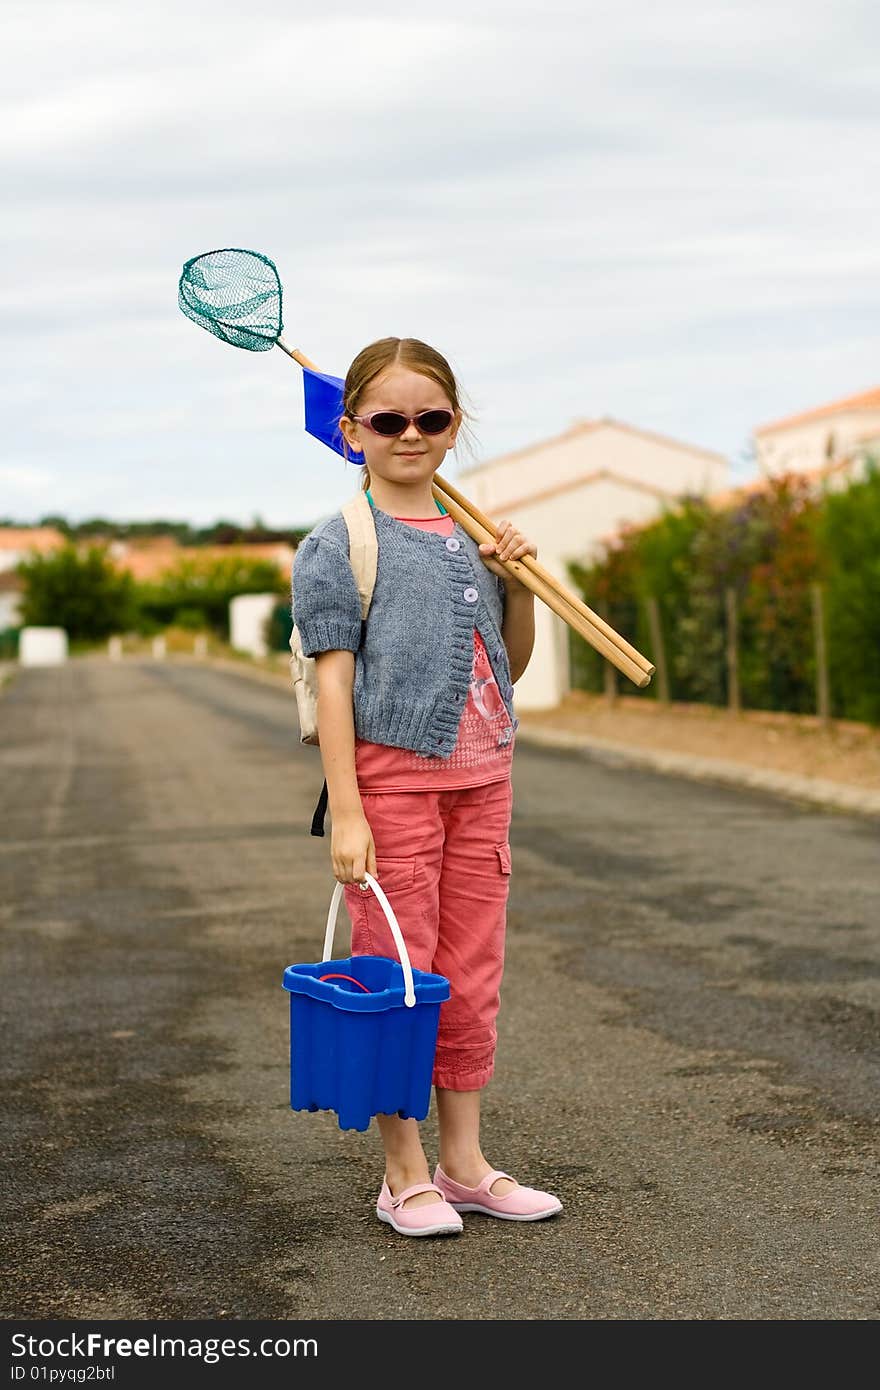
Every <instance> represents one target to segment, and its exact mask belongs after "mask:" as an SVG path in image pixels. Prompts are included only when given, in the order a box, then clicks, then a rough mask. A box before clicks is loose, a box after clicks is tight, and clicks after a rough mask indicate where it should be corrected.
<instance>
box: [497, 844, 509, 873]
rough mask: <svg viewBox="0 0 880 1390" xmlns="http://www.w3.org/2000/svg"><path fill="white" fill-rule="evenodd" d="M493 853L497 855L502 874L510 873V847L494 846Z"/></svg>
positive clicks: (507, 845) (506, 845)
mask: <svg viewBox="0 0 880 1390" xmlns="http://www.w3.org/2000/svg"><path fill="white" fill-rule="evenodd" d="M495 853H496V854H497V855H498V863H499V865H500V866H501V872H502V873H503V874H509V873H510V845H509V844H505V845H496V846H495Z"/></svg>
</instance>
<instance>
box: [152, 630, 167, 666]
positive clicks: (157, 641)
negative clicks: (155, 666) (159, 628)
mask: <svg viewBox="0 0 880 1390" xmlns="http://www.w3.org/2000/svg"><path fill="white" fill-rule="evenodd" d="M153 656H154V657H155V658H156V660H157V661H164V659H165V638H164V637H163V636H162V634H161V633H160V634H159V636H158V637H154V638H153Z"/></svg>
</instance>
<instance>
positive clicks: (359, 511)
mask: <svg viewBox="0 0 880 1390" xmlns="http://www.w3.org/2000/svg"><path fill="white" fill-rule="evenodd" d="M342 515H343V517H344V519H345V524H346V526H347V527H348V556H349V560H350V561H351V568H352V572H353V573H354V577H355V582H356V583H357V586H358V593H359V594H360V599H361V622H362V623H365V622H366V620H367V614H368V613H369V611H370V603H371V602H372V598H373V589H374V587H375V583H376V566H377V562H378V557H379V544H378V541H377V540H376V525H375V522H374V521H373V509H372V507H371V506H370V504H369V502H368V500H367V496H366V493H364V492H359V493H357V495H356V496H354V497H353V498H352V499H351V501H350V502H346V504H345V506H344V507H343V508H342ZM290 676H291V680H292V681H293V693H294V695H295V696H296V708H297V715H298V717H299V738H300V743H308V744H311V745H312V747H315V748H316V747H317V746H318V742H319V740H318V667H317V663H316V661H315V658H314V657H313V656H306V655H305V653H304V652H303V647H302V638H301V636H300V632H299V628H298V627H297V626H296V624H295V623H294V625H293V630H292V631H291V634H290ZM326 811H327V783H326V781H325V782H324V785H323V787H322V789H321V795H320V796H319V798H318V804H317V806H316V808H315V814H314V817H313V818H312V829H311V833H312V834H313V835H323V834H324V817H325V815H326Z"/></svg>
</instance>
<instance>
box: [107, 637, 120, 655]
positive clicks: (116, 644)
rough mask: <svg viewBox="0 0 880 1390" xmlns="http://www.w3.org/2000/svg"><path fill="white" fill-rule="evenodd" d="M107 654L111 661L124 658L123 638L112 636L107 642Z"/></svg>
mask: <svg viewBox="0 0 880 1390" xmlns="http://www.w3.org/2000/svg"><path fill="white" fill-rule="evenodd" d="M107 655H108V656H109V658H110V660H111V661H121V660H122V638H121V637H111V638H110V639H109V641H108V643H107Z"/></svg>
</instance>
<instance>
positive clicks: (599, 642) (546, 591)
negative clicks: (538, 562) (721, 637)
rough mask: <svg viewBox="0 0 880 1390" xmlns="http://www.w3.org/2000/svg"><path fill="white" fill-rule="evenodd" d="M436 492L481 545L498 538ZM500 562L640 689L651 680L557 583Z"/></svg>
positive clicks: (517, 564)
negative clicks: (588, 619) (572, 601)
mask: <svg viewBox="0 0 880 1390" xmlns="http://www.w3.org/2000/svg"><path fill="white" fill-rule="evenodd" d="M435 479H436V474H435ZM434 496H435V497H437V498H438V499H439V500H440V501H441V502H442V504H443V506H444V507H445V508H446V510H447V511H448V512H449V514H450V516H451V517H452V518H453V520H455V521H457V522H458V524H459V525H460V526H461V527H462V528H463V529H464V530H465V531H467V533H468V535H469V536H470V537H471V538H472V539H473V540H475V541H476V542H477V544H478V545H479V544H480V543H481V542H483V541H494V540H495V532H494V530H489V528H488V527H486V526H483V525H482V524H481V523H480V522H479V521H477V520H476V518H475V517H474V516H472V515H471V513H470V512H468V511H466V510H465V508H464V507H462V506H460V505H459V503H458V502H456V501H455V499H454V498H453V497H450V496H449V495H448V494H447V493H444V492H443V490H442V489H441V488H439V487H435V489H434ZM500 563H501V564H503V565H504V568H505V569H508V570H510V571H511V572H512V573H513V574H514V575H516V578H517V579H518V580H519V581H520V583H521V584H524V585H525V587H526V588H527V589H530V590H531V591H532V593H533V594H535V595H536V597H537V598H539V599H541V600H542V602H543V603H546V605H547V607H548V608H551V609H552V610H553V612H554V613H556V614H558V616H559V617H560V618H562V619H563V621H564V622H566V623H568V625H569V627H571V628H573V629H574V631H575V632H577V633H578V634H579V635H580V636H581V637H583V638H584V640H585V641H586V642H589V643H590V645H591V646H592V647H595V649H596V651H597V652H599V653H601V655H602V656H604V657H606V659H607V660H608V661H610V662H612V663H613V665H615V666H616V667H617V669H618V671H621V672H622V673H623V675H625V676H628V677H629V679H630V680H631V681H632V682H633V684H634V685H637V686H638V687H639V689H643V688H644V686H646V685H647V684H648V682H649V681H650V679H651V677H650V675H649V674H648V673H647V672H646V671H643V670H642V668H641V667H640V666H637V665H636V663H635V662H634V661H632V660H630V658H629V657H628V656H627V655H626V653H625V652H622V651H621V650H620V648H619V647H617V646H615V645H614V643H613V642H612V641H610V640H609V638H607V637H606V636H605V635H604V633H602V632H600V631H599V630H598V629H597V628H595V627H594V626H593V625H592V623H590V622H588V621H587V619H586V618H583V617H582V616H581V615H580V613H578V612H576V610H575V609H574V608H572V607H571V605H570V604H568V603H567V602H566V601H565V599H564V598H563V597H562V596H561V594H560V593H559V592H558V590H557V589H556V588H555V587H554V586H552V585H550V584H548V583H547V582H546V580H544V579H542V578H541V576H540V575H537V574H534V573H533V572H532V571H531V570H530V569H527V568H526V567H525V565H523V564H521V562H520V561H519V560H503V561H501V562H500Z"/></svg>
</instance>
